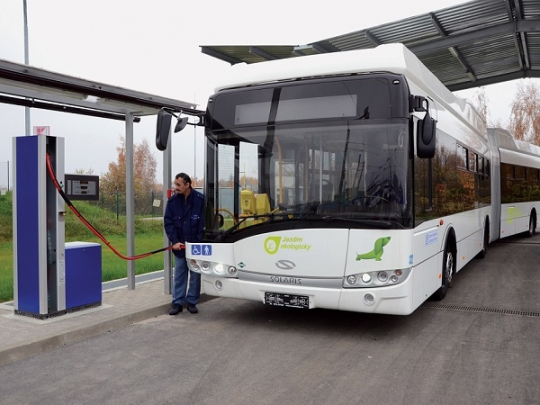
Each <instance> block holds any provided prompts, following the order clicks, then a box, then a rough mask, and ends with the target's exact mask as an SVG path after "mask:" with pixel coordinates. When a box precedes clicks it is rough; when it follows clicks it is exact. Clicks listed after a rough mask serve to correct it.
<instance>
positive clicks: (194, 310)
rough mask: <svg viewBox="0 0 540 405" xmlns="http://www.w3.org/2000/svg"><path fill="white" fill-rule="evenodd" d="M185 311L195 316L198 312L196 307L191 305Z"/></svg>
mask: <svg viewBox="0 0 540 405" xmlns="http://www.w3.org/2000/svg"><path fill="white" fill-rule="evenodd" d="M187 310H188V311H189V312H191V313H192V314H196V313H197V312H199V310H198V309H197V306H196V305H191V304H190V305H188V306H187Z"/></svg>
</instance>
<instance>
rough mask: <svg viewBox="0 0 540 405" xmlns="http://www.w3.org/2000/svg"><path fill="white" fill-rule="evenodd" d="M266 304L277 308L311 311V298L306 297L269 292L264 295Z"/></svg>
mask: <svg viewBox="0 0 540 405" xmlns="http://www.w3.org/2000/svg"><path fill="white" fill-rule="evenodd" d="M264 303H265V304H267V305H273V306H276V307H291V308H302V309H309V297H308V296H305V295H290V294H279V293H272V292H267V293H264Z"/></svg>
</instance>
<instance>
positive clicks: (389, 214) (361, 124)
mask: <svg viewBox="0 0 540 405" xmlns="http://www.w3.org/2000/svg"><path fill="white" fill-rule="evenodd" d="M159 125H160V124H159V122H158V127H159ZM204 126H205V131H206V141H207V150H206V173H205V180H206V186H205V191H204V193H205V197H206V219H205V220H206V228H205V240H204V241H203V242H201V243H186V257H187V260H188V264H189V266H190V268H191V270H193V271H195V272H199V273H201V274H202V282H203V288H204V291H205V293H206V294H209V295H214V296H220V297H232V298H240V299H246V300H254V301H259V302H261V303H264V304H267V305H275V306H285V307H294V308H310V309H311V308H326V309H333V310H343V311H356V312H367V313H381V314H400V315H407V314H410V313H412V312H413V311H414V310H415V309H416V308H418V306H420V305H421V304H422V303H423V302H424V301H425V300H426V299H428V298H430V297H433V298H435V299H439V300H440V299H443V298H444V297H445V295H446V294H447V291H448V288H449V287H450V286H452V281H453V278H454V276H455V275H456V273H457V272H459V271H460V270H461V269H462V268H463V267H464V266H465V265H466V264H467V263H468V262H469V261H470V260H472V259H473V258H474V257H483V256H484V255H485V254H486V251H487V247H488V244H489V243H490V242H491V241H494V240H496V239H498V238H501V237H506V236H510V235H512V234H515V233H520V232H526V233H528V234H532V233H534V232H535V228H536V213H537V212H538V210H539V209H540V205H539V200H540V196H539V195H538V193H539V169H540V151H539V149H538V148H536V147H533V146H531V145H528V144H523V143H519V142H516V141H514V140H513V138H512V137H510V136H509V135H508V134H506V133H504V131H501V130H490V131H488V130H487V128H486V125H485V122H484V120H483V119H482V118H481V116H480V115H479V114H478V113H477V112H476V110H475V109H474V107H472V106H471V105H470V104H469V103H468V102H466V101H465V100H462V99H459V98H457V97H455V96H454V95H453V94H452V93H451V92H450V91H449V90H448V89H447V88H446V87H445V86H444V85H443V84H442V83H441V82H440V81H439V80H438V79H437V78H436V77H435V76H434V75H433V74H432V73H431V72H430V71H429V70H428V69H427V68H426V67H425V66H424V65H423V64H422V63H421V62H420V61H419V59H418V58H417V57H416V56H415V55H414V54H413V53H411V52H410V51H409V50H408V49H407V48H405V47H404V46H403V45H400V44H391V45H381V46H379V47H377V48H374V49H368V50H359V51H348V52H340V53H332V54H322V55H314V56H303V57H298V58H292V59H284V60H283V59H282V60H275V61H269V62H263V63H258V64H251V65H235V66H233V67H231V69H230V77H228V78H227V80H225V81H224V83H223V84H222V85H221V86H220V87H218V88H217V89H216V92H215V94H214V95H213V96H212V97H211V98H210V99H209V101H208V105H207V110H206V114H205V116H204Z"/></svg>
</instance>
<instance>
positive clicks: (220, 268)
mask: <svg viewBox="0 0 540 405" xmlns="http://www.w3.org/2000/svg"><path fill="white" fill-rule="evenodd" d="M214 270H215V271H216V273H218V274H221V273H223V265H222V264H221V263H218V264H216V265H215V266H214Z"/></svg>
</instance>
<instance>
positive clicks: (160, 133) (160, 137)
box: [156, 109, 172, 150]
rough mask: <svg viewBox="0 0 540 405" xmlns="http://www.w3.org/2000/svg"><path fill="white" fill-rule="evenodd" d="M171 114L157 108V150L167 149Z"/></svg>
mask: <svg viewBox="0 0 540 405" xmlns="http://www.w3.org/2000/svg"><path fill="white" fill-rule="evenodd" d="M171 120H172V115H171V114H169V113H168V112H167V111H165V110H164V109H161V110H159V112H158V115H157V128H156V147H157V148H158V149H159V150H165V149H167V144H168V142H169V133H170V132H171Z"/></svg>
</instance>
